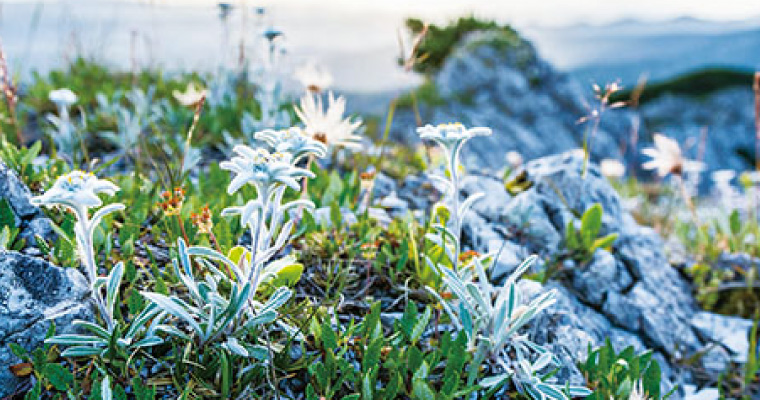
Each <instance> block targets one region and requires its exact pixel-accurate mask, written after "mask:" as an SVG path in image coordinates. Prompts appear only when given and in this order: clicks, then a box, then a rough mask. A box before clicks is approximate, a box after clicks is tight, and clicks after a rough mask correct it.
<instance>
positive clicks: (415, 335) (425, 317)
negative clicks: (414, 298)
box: [409, 307, 432, 344]
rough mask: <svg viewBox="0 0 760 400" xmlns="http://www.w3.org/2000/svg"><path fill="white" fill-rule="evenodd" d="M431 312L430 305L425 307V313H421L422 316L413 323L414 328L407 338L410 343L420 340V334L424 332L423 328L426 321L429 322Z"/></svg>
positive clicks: (425, 327)
mask: <svg viewBox="0 0 760 400" xmlns="http://www.w3.org/2000/svg"><path fill="white" fill-rule="evenodd" d="M431 314H432V309H431V308H430V307H426V308H425V313H424V314H422V317H421V318H419V319H418V320H417V323H416V324H415V325H414V329H413V330H412V332H411V335H410V338H409V339H410V341H411V342H412V344H416V343H417V341H418V340H420V337H422V334H423V333H424V332H425V329H427V326H428V323H429V322H430V317H431Z"/></svg>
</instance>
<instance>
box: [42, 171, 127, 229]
mask: <svg viewBox="0 0 760 400" xmlns="http://www.w3.org/2000/svg"><path fill="white" fill-rule="evenodd" d="M118 191H119V187H118V186H116V185H114V184H113V183H111V182H109V181H107V180H104V179H98V177H96V176H95V175H93V174H92V173H88V172H82V171H73V172H71V173H68V174H66V175H61V176H59V177H58V179H56V181H55V183H54V184H53V187H51V188H50V189H49V190H48V191H47V192H45V194H43V195H41V196H35V197H33V198H32V204H34V205H37V206H41V205H42V206H48V207H52V206H65V207H68V208H70V209H71V210H72V211H74V212H75V213H77V215H78V216H80V217H85V218H86V216H87V209H88V208H91V207H99V206H101V205H102V204H103V202H102V201H101V200H100V198H99V197H98V193H105V194H107V195H109V196H113V195H114V194H116V192H118ZM85 218H83V219H85Z"/></svg>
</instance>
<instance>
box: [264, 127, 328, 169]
mask: <svg viewBox="0 0 760 400" xmlns="http://www.w3.org/2000/svg"><path fill="white" fill-rule="evenodd" d="M254 138H256V139H257V140H262V141H264V142H266V143H267V144H268V145H269V146H271V147H272V148H273V149H274V151H276V152H280V153H290V154H292V155H293V158H294V160H293V161H294V163H295V162H297V161H298V160H299V159H300V158H301V157H303V156H305V155H307V154H314V155H315V156H317V157H320V158H321V157H324V156H325V155H327V146H325V144H324V143H322V142H320V141H318V140H316V139H313V138H312V137H311V136H310V135H308V134H306V132H304V130H303V129H301V128H299V127H295V126H294V127H292V128H289V129H284V130H280V131H275V130H273V129H267V130H263V131H260V132H256V133H255V134H254Z"/></svg>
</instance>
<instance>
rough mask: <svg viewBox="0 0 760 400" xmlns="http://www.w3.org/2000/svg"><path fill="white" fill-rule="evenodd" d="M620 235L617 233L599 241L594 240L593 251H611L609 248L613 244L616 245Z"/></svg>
mask: <svg viewBox="0 0 760 400" xmlns="http://www.w3.org/2000/svg"><path fill="white" fill-rule="evenodd" d="M617 238H618V234H617V233H611V234H609V235H607V236H605V237H601V238H599V239H596V240H594V244H593V245H592V246H591V249H590V250H591V251H594V250H596V249H606V250H609V248H610V247H611V246H612V244H613V243H615V240H617Z"/></svg>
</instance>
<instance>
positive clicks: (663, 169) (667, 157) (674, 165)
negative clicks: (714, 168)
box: [641, 133, 704, 177]
mask: <svg viewBox="0 0 760 400" xmlns="http://www.w3.org/2000/svg"><path fill="white" fill-rule="evenodd" d="M654 146H655V147H654V148H652V147H649V148H646V149H643V150H642V151H641V152H642V153H644V154H645V155H647V156H649V157H651V158H652V159H651V160H650V161H647V162H646V163H644V165H642V166H643V167H644V169H651V170H657V175H659V176H660V177H665V176H667V175H668V174H674V175H679V176H680V175H682V174H683V172H684V170H689V171H698V170H702V169H704V164H703V163H701V162H699V161H693V160H687V159H685V158H684V157H683V155H682V154H681V147H680V146H678V142H676V141H675V140H673V139H671V138H669V137H667V136H665V135H662V134H659V133H655V134H654Z"/></svg>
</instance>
